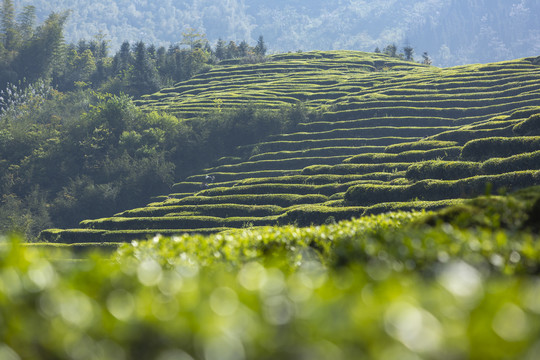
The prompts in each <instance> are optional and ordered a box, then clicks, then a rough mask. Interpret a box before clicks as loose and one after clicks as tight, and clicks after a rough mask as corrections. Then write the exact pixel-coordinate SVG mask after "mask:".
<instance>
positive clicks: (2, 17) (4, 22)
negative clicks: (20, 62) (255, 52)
mask: <svg viewBox="0 0 540 360" xmlns="http://www.w3.org/2000/svg"><path fill="white" fill-rule="evenodd" d="M0 25H1V30H2V43H3V45H4V48H5V49H6V50H7V51H12V50H15V49H16V47H17V45H18V41H19V32H18V31H17V28H16V23H15V7H14V5H13V1H11V0H3V2H2V8H1V9H0Z"/></svg>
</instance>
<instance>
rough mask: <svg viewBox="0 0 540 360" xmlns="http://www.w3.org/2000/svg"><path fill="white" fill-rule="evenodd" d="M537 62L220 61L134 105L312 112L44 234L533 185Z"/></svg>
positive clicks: (135, 228)
mask: <svg viewBox="0 0 540 360" xmlns="http://www.w3.org/2000/svg"><path fill="white" fill-rule="evenodd" d="M539 63H540V61H539V59H538V58H525V59H519V60H514V61H507V62H500V63H493V64H478V65H468V66H461V67H454V68H445V69H440V68H436V67H431V66H425V65H420V64H415V63H411V62H405V61H402V60H399V59H396V58H390V57H387V56H385V55H379V54H367V53H361V52H351V51H331V52H308V53H289V54H281V55H274V56H272V57H270V58H269V59H268V61H266V62H263V63H259V64H234V61H229V62H225V63H224V64H223V65H220V66H217V67H215V68H213V69H212V70H210V71H208V72H206V73H203V74H199V75H197V76H195V77H194V78H192V79H191V80H189V81H186V82H182V83H178V84H177V85H176V86H175V87H173V88H168V89H163V90H161V91H160V92H158V93H156V94H153V95H149V96H146V97H143V99H142V100H141V101H139V103H138V104H139V106H141V107H142V108H143V109H145V110H147V111H154V110H160V111H167V112H170V113H173V114H175V115H176V116H178V117H180V118H183V119H185V120H184V121H186V122H189V121H197V117H204V116H206V115H208V114H212V113H216V112H218V113H219V112H222V111H229V109H234V108H239V107H240V108H241V107H247V106H257V107H259V108H263V109H270V110H275V111H282V109H283V107H284V106H285V107H286V106H291V104H292V106H293V107H294V106H305V107H306V108H308V109H309V110H310V111H311V115H310V116H308V117H304V118H302V119H299V120H298V122H299V123H298V124H297V125H296V126H294V127H293V129H292V130H291V131H289V132H285V133H281V134H274V135H269V136H267V137H266V138H265V139H263V140H262V141H257V142H255V143H252V144H249V145H243V146H239V147H237V149H236V151H235V152H233V153H230V154H223V157H222V158H220V159H216V162H215V166H213V167H209V168H207V169H205V170H203V171H201V172H200V173H199V174H194V175H192V176H190V177H188V178H187V179H183V180H181V181H179V182H178V183H176V184H175V185H174V188H173V190H172V192H171V193H170V194H164V195H163V196H161V197H158V198H156V199H155V201H153V202H151V203H149V204H148V205H147V206H145V207H142V208H137V209H130V210H126V211H124V212H121V213H118V214H116V215H115V216H113V217H110V218H102V219H95V220H85V221H83V222H81V224H80V228H79V229H52V230H46V231H44V232H42V234H41V238H42V240H45V241H50V242H58V243H81V242H83V243H84V242H97V243H101V242H123V241H129V240H132V239H141V238H145V237H147V236H149V237H152V236H154V235H156V234H161V235H175V234H183V233H189V234H209V233H217V232H221V231H224V230H227V229H238V228H250V227H258V226H272V225H285V224H296V225H298V226H306V225H311V224H315V225H316V224H324V223H332V222H335V221H340V220H345V219H351V218H353V217H360V216H362V215H368V214H379V213H384V212H387V211H397V210H404V211H408V210H421V209H426V210H433V209H439V208H442V207H445V206H448V205H451V204H457V203H460V202H461V201H462V200H463V199H466V198H470V197H473V196H477V195H481V194H485V193H492V194H499V193H504V192H508V191H513V190H516V189H520V188H523V187H528V186H533V185H537V184H540V161H539V159H540V130H539V129H540V128H539V126H540V125H539V124H540V96H539V95H540V81H539V80H540V65H539Z"/></svg>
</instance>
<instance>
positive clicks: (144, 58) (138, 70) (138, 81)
mask: <svg viewBox="0 0 540 360" xmlns="http://www.w3.org/2000/svg"><path fill="white" fill-rule="evenodd" d="M130 87H131V88H132V92H131V94H132V95H135V96H137V97H138V96H141V95H143V94H149V93H153V92H156V91H158V90H159V89H160V87H161V83H160V79H159V74H158V72H157V69H156V65H155V63H154V61H153V60H152V59H151V58H150V54H149V52H148V50H147V48H146V45H145V44H144V43H143V42H142V41H139V42H138V43H137V44H135V60H134V63H133V74H132V79H131V86H130Z"/></svg>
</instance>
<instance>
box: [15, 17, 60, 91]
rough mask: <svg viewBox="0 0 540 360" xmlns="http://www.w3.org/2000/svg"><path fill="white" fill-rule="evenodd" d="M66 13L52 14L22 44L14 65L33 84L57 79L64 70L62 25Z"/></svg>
mask: <svg viewBox="0 0 540 360" xmlns="http://www.w3.org/2000/svg"><path fill="white" fill-rule="evenodd" d="M67 17H68V13H67V12H64V13H52V14H50V15H49V17H48V18H47V20H45V22H44V23H43V25H41V26H40V27H38V29H37V30H36V33H35V34H34V36H33V37H32V39H31V40H30V41H28V42H27V43H25V44H24V46H23V47H22V49H21V51H20V52H19V54H18V57H17V59H16V60H15V63H14V68H15V69H16V72H17V73H18V74H19V75H20V76H21V77H22V76H24V77H25V78H26V79H27V80H28V82H30V83H33V82H35V81H37V80H38V79H40V78H43V79H49V80H51V79H53V78H58V77H59V76H60V74H61V72H62V71H63V69H64V68H65V60H66V46H65V42H64V35H63V32H64V25H65V23H66V20H67Z"/></svg>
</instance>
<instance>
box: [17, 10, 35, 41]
mask: <svg viewBox="0 0 540 360" xmlns="http://www.w3.org/2000/svg"><path fill="white" fill-rule="evenodd" d="M35 27H36V8H35V7H34V6H32V5H28V6H25V7H24V10H23V12H22V13H21V14H20V15H19V23H18V29H19V33H20V36H21V39H22V41H23V42H26V41H28V40H30V39H31V38H32V36H33V35H34V30H35Z"/></svg>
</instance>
